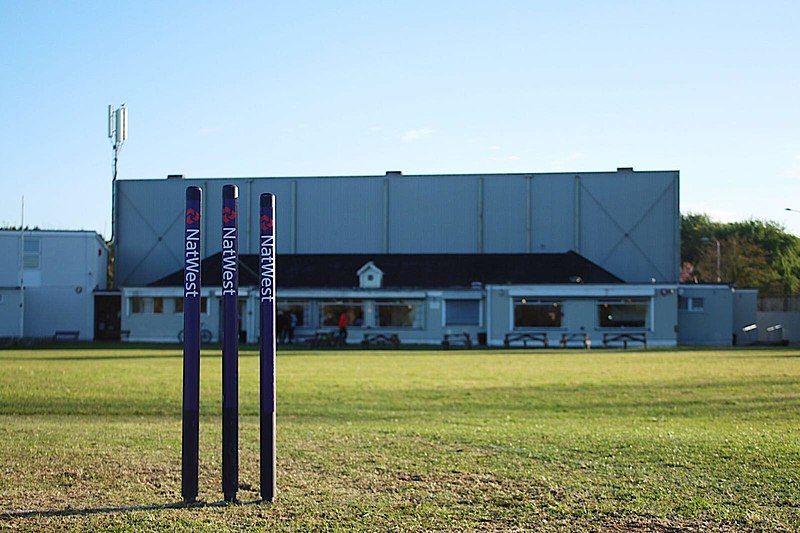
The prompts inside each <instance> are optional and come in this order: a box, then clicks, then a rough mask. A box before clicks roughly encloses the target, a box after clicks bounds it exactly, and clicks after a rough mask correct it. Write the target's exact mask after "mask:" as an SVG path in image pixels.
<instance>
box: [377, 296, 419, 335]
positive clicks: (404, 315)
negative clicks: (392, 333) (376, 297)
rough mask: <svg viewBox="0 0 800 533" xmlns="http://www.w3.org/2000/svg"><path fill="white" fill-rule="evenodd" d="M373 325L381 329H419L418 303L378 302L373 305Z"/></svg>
mask: <svg viewBox="0 0 800 533" xmlns="http://www.w3.org/2000/svg"><path fill="white" fill-rule="evenodd" d="M375 315H376V316H375V325H376V326H378V327H383V328H387V327H389V328H415V327H416V328H421V327H422V304H421V303H420V302H402V301H401V302H378V303H376V304H375Z"/></svg>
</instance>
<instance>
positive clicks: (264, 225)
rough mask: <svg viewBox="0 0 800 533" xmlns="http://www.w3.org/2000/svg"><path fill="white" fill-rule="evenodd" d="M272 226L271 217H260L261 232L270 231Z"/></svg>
mask: <svg viewBox="0 0 800 533" xmlns="http://www.w3.org/2000/svg"><path fill="white" fill-rule="evenodd" d="M272 224H273V222H272V217H270V216H269V215H261V231H268V230H271V229H272Z"/></svg>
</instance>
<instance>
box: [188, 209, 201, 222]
mask: <svg viewBox="0 0 800 533" xmlns="http://www.w3.org/2000/svg"><path fill="white" fill-rule="evenodd" d="M198 222H200V213H198V212H197V210H195V209H192V208H191V207H190V208H189V209H187V210H186V223H187V224H197V223H198Z"/></svg>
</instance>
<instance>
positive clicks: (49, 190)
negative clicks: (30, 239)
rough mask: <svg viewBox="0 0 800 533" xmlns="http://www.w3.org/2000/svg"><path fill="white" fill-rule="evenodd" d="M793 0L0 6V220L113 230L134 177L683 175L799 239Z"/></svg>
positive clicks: (797, 16) (715, 211)
mask: <svg viewBox="0 0 800 533" xmlns="http://www.w3.org/2000/svg"><path fill="white" fill-rule="evenodd" d="M798 28H800V2H796V1H787V2H752V1H749V2H729V1H725V2H722V1H720V2H675V1H670V2H666V1H665V2H636V1H630V2H611V1H609V2H593V1H587V2H555V1H552V2H546V3H545V2H534V1H520V2H504V1H486V2H465V1H463V0H462V1H453V2H446V1H435V2H431V1H420V2H411V1H409V2H377V1H374V0H373V1H364V2H253V3H251V4H248V3H244V2H235V3H226V2H209V3H204V4H201V3H190V2H186V3H179V2H141V1H137V2H129V3H116V2H95V3H92V2H75V3H72V2H71V3H65V2H64V3H51V2H33V1H26V2H14V1H12V0H0V186H1V187H0V190H1V191H2V194H0V223H6V224H14V223H17V222H18V220H19V200H20V196H22V195H23V194H24V195H25V197H26V213H27V217H26V222H27V223H29V224H31V225H39V226H41V227H47V228H85V229H95V230H98V231H101V232H104V233H105V234H106V235H108V233H110V210H111V207H110V204H111V201H110V173H111V148H110V145H109V142H108V140H107V139H106V137H105V135H106V131H105V127H106V126H105V113H106V105H107V104H109V103H114V104H120V103H122V102H126V103H127V104H128V107H129V108H130V138H129V141H128V143H127V144H126V145H125V147H124V149H123V151H122V155H121V161H120V177H121V178H123V179H124V178H163V177H165V176H166V175H167V174H169V173H183V174H186V175H187V176H190V177H201V176H203V177H205V176H264V175H337V174H382V173H383V172H384V171H385V170H387V169H393V170H394V169H398V170H403V171H404V172H405V173H446V172H506V171H510V172H517V171H519V172H544V171H561V170H563V171H588V170H613V169H615V168H616V167H618V166H633V167H635V168H636V169H678V170H680V171H681V207H682V210H683V211H684V212H686V211H694V212H701V211H702V212H707V213H709V214H711V215H713V216H715V217H717V218H722V219H724V220H733V219H741V218H747V217H759V218H769V219H773V220H777V221H779V222H783V223H785V224H786V225H787V226H788V227H789V228H790V229H791V230H792V231H794V232H795V233H797V234H800V214H794V213H787V212H785V211H784V210H783V208H784V207H794V208H797V209H800V37H798V35H800V33H799V32H800V30H798Z"/></svg>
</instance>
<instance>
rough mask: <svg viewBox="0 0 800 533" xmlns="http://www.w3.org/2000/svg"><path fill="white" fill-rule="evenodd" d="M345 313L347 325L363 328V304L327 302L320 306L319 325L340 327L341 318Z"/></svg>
mask: <svg viewBox="0 0 800 533" xmlns="http://www.w3.org/2000/svg"><path fill="white" fill-rule="evenodd" d="M342 313H344V314H345V316H346V317H347V325H348V326H355V327H361V326H363V325H364V303H363V302H326V303H322V304H320V306H319V323H320V325H322V326H331V327H338V326H339V316H341V314H342Z"/></svg>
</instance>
